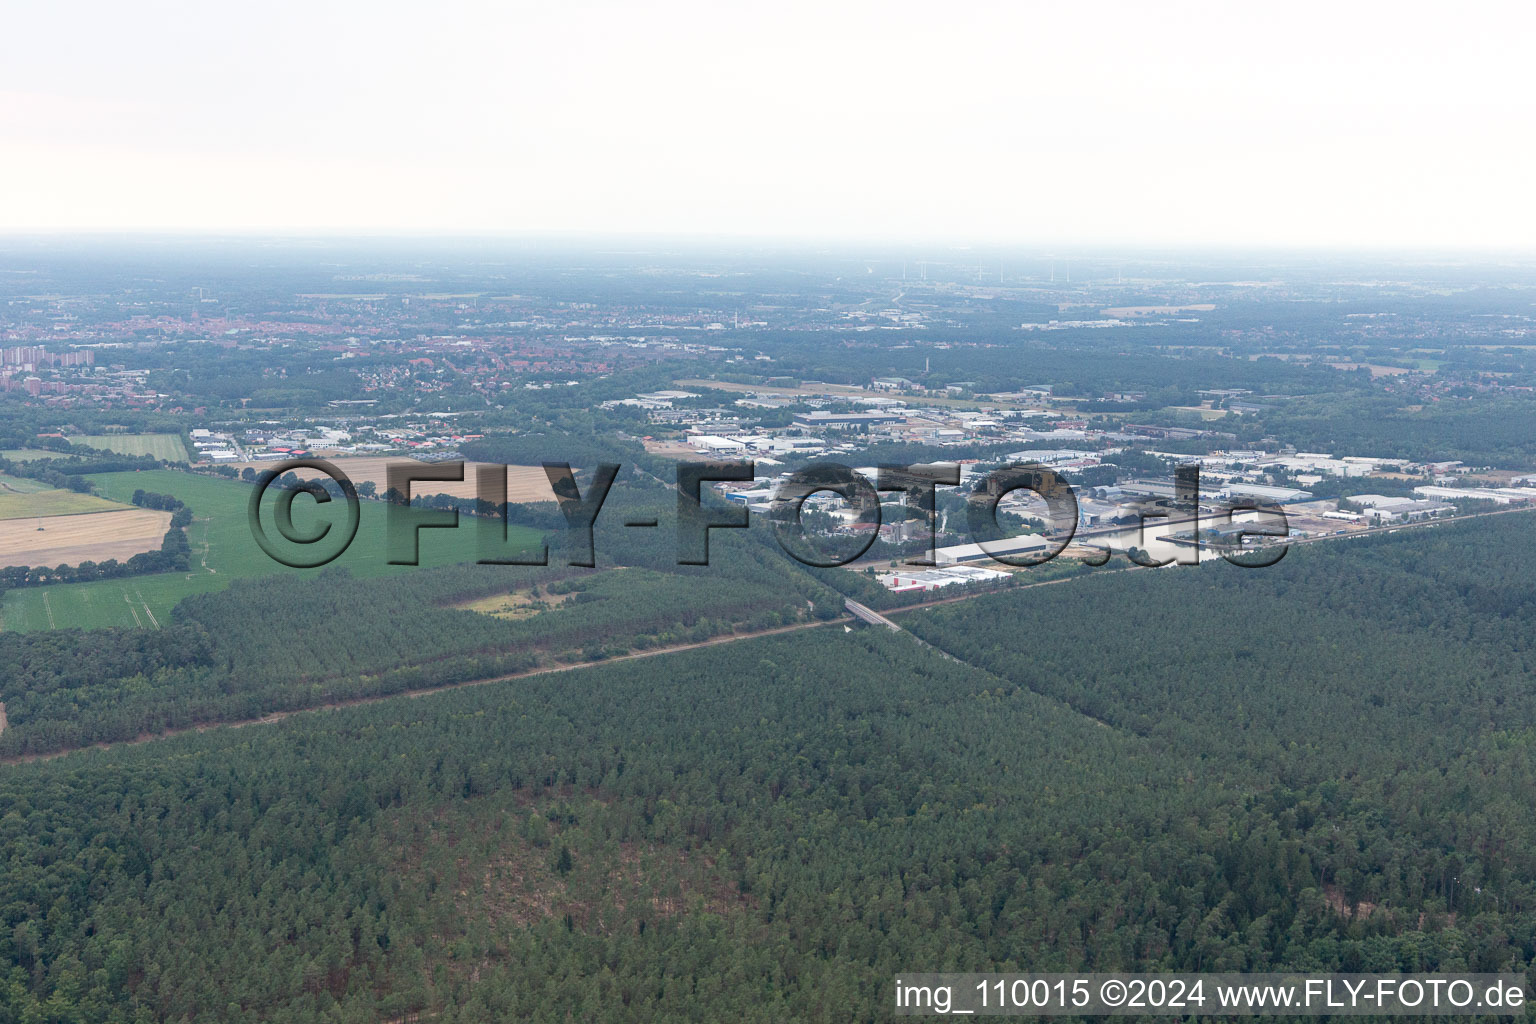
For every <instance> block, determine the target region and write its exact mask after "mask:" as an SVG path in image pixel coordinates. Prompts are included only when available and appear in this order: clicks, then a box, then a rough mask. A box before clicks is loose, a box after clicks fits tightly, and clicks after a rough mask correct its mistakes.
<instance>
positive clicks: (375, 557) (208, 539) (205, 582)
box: [3, 469, 540, 630]
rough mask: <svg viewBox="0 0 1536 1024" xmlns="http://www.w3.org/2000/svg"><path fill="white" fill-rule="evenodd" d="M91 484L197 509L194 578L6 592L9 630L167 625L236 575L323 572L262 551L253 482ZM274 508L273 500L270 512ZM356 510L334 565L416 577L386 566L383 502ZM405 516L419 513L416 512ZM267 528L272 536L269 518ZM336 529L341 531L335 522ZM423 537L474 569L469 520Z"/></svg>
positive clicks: (304, 523) (303, 526)
mask: <svg viewBox="0 0 1536 1024" xmlns="http://www.w3.org/2000/svg"><path fill="white" fill-rule="evenodd" d="M91 479H92V481H93V482H94V483H95V484H96V487H97V491H98V493H100V494H101V495H102V496H103V497H106V498H110V499H113V500H116V501H122V502H126V501H128V500H129V499H130V498H131V496H132V495H133V492H134V491H135V490H141V489H142V490H145V491H153V492H157V493H160V494H172V495H175V496H176V497H178V498H180V499H181V500H182V501H184V502H186V503H187V504H188V505H189V506H191V508H192V512H193V521H192V525H191V526H190V527H188V529H187V541H188V543H189V544H190V545H191V548H192V566H191V569H192V571H190V572H186V573H160V574H157V575H153V576H136V577H130V578H128V579H120V580H98V581H96V582H92V583H70V584H64V585H60V586H47V587H27V588H22V589H19V590H13V591H10V592H8V593H7V594H6V595H5V600H4V606H3V615H4V620H3V628H5V629H8V630H32V629H50V628H60V629H62V628H65V627H69V626H80V627H84V628H88V629H92V628H98V627H102V626H156V625H163V624H164V623H165V622H166V621H168V619H169V617H170V613H171V609H172V608H173V607H175V605H176V603H177V602H178V601H180V600H181V599H182V598H184V597H186V596H188V595H190V594H200V593H206V592H207V591H211V590H219V589H222V588H223V587H225V586H227V585H228V584H229V582H230V581H231V580H234V579H239V578H240V577H250V576H267V575H271V574H274V573H290V574H301V575H316V574H318V573H319V572H320V571H321V570H320V569H291V568H288V567H286V566H284V565H280V564H279V563H277V562H275V561H273V560H272V559H271V558H269V557H267V555H266V554H265V553H264V552H263V551H262V550H261V548H260V547H258V546H257V544H256V541H255V540H254V539H253V538H252V536H251V529H250V525H249V524H248V522H247V518H246V507H247V503H248V502H249V500H250V496H251V486H250V485H249V484H245V483H240V482H237V481H233V480H224V479H220V478H216V477H207V476H198V475H194V474H192V473H184V472H180V471H178V470H168V469H165V470H152V471H148V472H139V473H104V474H101V475H98V476H93V477H92V478H91ZM270 502H271V499H270V498H269V499H268V502H267V506H269V505H270ZM264 507H266V506H264ZM342 508H344V506H342V505H340V504H339V503H336V502H332V503H330V504H329V505H327V506H325V507H324V510H325V511H327V512H329V511H331V510H332V509H335V510H336V511H338V512H339V511H341V509H342ZM293 509H294V523H295V526H296V527H297V528H298V529H300V530H306V531H307V530H309V529H312V528H313V527H314V525H315V524H316V523H318V522H319V521H320V519H321V518H322V517H321V516H320V515H319V512H320V511H321V509H320V508H318V507H317V506H316V503H315V502H314V501H313V500H312V499H311V498H309V497H307V496H304V495H300V496H299V497H298V498H297V500H295V501H294V504H293ZM360 511H361V516H360V520H359V524H358V530H357V536H356V537H355V538H354V539H353V541H352V543H351V545H350V546H349V547H348V549H347V551H346V552H345V553H344V554H342V555H341V556H340V557H339V558H337V559H336V560H335V561H334V562H332V563H330V564H331V565H333V566H345V567H346V568H347V569H349V570H350V571H351V572H352V573H353V575H356V576H361V577H370V576H383V575H387V574H397V573H402V572H410V571H411V570H412V568H413V567H411V566H392V565H389V564H388V563H387V561H386V558H387V556H386V550H385V513H386V506H385V504H384V503H383V502H379V501H364V502H362V503H361V510H360ZM402 511H405V510H402ZM406 514H407V515H411V516H417V515H421V514H422V513H418V512H416V511H414V510H412V511H406ZM268 515H270V509H269V511H268ZM326 518H329V517H326ZM264 522H265V523H266V524H267V529H268V530H269V531H272V526H271V523H270V519H264ZM335 528H336V529H339V525H338V526H337V527H335ZM272 532H275V531H272ZM508 535H509V536H508V543H509V544H512V545H517V544H526V545H530V546H531V545H534V544H537V543H538V541H539V537H540V534H539V532H538V531H536V530H530V529H524V528H521V527H510V528H509V529H508ZM418 536H419V538H420V553H421V557H420V561H421V564H422V566H432V565H450V564H453V563H455V562H472V561H474V560H476V559H477V558H478V557H479V552H478V549H477V546H476V532H475V524H474V523H473V522H472V521H466V522H464V523H463V524H462V525H461V526H460V527H459V528H458V529H456V530H422V531H420V533H419V534H418Z"/></svg>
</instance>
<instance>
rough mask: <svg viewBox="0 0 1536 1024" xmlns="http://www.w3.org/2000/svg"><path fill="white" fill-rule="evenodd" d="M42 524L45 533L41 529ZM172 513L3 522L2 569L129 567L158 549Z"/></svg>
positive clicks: (135, 511)
mask: <svg viewBox="0 0 1536 1024" xmlns="http://www.w3.org/2000/svg"><path fill="white" fill-rule="evenodd" d="M39 522H41V524H42V527H43V528H42V529H41V530H39V529H38V524H39ZM170 524H171V514H170V513H169V512H156V511H154V510H153V509H147V508H131V509H123V510H121V511H116V512H90V513H85V514H82V515H73V516H51V517H49V518H47V519H43V520H41V521H40V520H38V519H36V518H31V517H29V518H26V519H9V520H5V521H3V522H0V565H28V566H33V565H41V566H51V565H79V564H80V563H81V562H105V561H106V560H107V559H109V558H115V559H117V560H118V561H119V562H125V561H127V560H128V559H129V558H131V557H132V556H134V555H136V554H138V553H139V552H140V551H152V550H154V549H156V548H158V547H159V546H160V542H161V540H162V539H163V538H164V537H165V531H166V530H167V529H169V528H170Z"/></svg>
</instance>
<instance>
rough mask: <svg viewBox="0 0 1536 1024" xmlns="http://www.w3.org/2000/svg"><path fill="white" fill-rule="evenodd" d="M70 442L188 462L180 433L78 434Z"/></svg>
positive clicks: (129, 453)
mask: <svg viewBox="0 0 1536 1024" xmlns="http://www.w3.org/2000/svg"><path fill="white" fill-rule="evenodd" d="M69 442H70V444H84V445H89V446H90V447H92V448H104V449H106V450H107V451H109V452H117V453H118V454H119V455H153V456H154V457H155V458H157V459H164V460H165V461H167V462H186V461H187V448H186V445H184V444H182V443H181V436H180V435H179V434H77V435H75V436H74V437H71V438H70V439H69Z"/></svg>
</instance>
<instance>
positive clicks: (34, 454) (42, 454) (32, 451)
mask: <svg viewBox="0 0 1536 1024" xmlns="http://www.w3.org/2000/svg"><path fill="white" fill-rule="evenodd" d="M0 457H4V458H7V459H10V460H11V461H13V462H30V461H31V460H33V459H62V458H65V455H64V453H63V452H50V451H49V450H48V449H46V448H6V449H5V450H4V451H0Z"/></svg>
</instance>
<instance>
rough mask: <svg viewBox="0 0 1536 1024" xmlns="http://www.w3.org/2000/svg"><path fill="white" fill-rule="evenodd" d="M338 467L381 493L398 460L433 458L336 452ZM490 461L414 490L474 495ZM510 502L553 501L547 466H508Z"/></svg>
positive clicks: (264, 465)
mask: <svg viewBox="0 0 1536 1024" xmlns="http://www.w3.org/2000/svg"><path fill="white" fill-rule="evenodd" d="M326 461H327V462H330V463H332V464H333V465H334V466H335V467H336V468H337V469H339V470H341V471H342V472H343V473H345V474H347V476H348V477H349V478H351V480H352V482H353V483H354V484H361V483H363V482H364V481H368V480H371V481H373V485H374V486H375V487H377V488H378V492H379V494H383V493H384V492H385V491H386V490H388V488H389V483H388V467H389V466H390V465H392V464H396V463H402V462H404V463H411V464H413V465H419V466H430V465H432V463H430V462H421V461H419V460H417V459H407V458H402V457H401V456H398V455H383V456H348V455H342V456H337V457H336V458H333V459H327V460H326ZM230 465H233V466H234V467H235V468H236V469H239V470H241V471H244V470H245V469H246V468H247V467H249V468H251V469H254V470H256V472H258V473H260V472H262V471H263V470H268V469H271V468H272V467H273V466H276V465H279V463H277V462H236V463H230ZM487 465H491V463H487V462H466V463H464V480H463V482H461V483H444V482H439V481H431V480H422V481H418V482H417V483H415V484H413V485H412V486H411V494H412V495H413V496H415V495H423V494H449V495H452V496H453V497H455V498H473V497H475V474H476V470H477V469H478V467H480V466H487ZM297 472H298V475H299V477H300V478H302V479H308V478H310V477H316V476H321V475H322V474H320V473H318V472H316V471H314V470H308V469H305V470H298V471H297ZM506 500H508V501H511V502H538V501H554V500H555V494H554V492H553V491H551V490H550V489H549V478H548V477H546V476H545V475H544V470H543V469H542V468H540V467H538V466H508V467H507V499H506Z"/></svg>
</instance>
